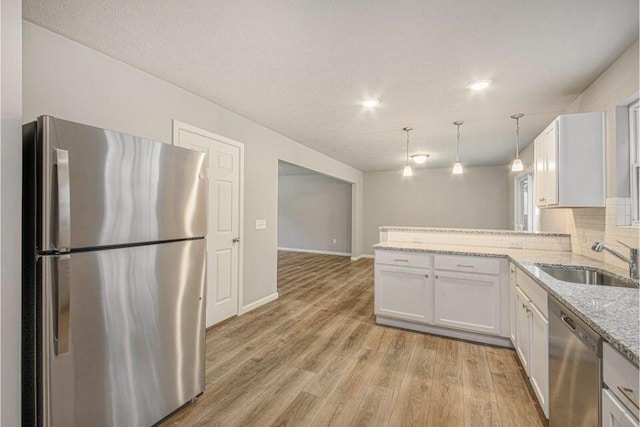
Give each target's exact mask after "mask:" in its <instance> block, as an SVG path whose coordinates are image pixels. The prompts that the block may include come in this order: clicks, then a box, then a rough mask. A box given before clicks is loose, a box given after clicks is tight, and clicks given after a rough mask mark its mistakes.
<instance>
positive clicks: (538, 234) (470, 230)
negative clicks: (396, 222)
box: [378, 225, 571, 237]
mask: <svg viewBox="0 0 640 427" xmlns="http://www.w3.org/2000/svg"><path fill="white" fill-rule="evenodd" d="M378 230H379V231H418V232H420V231H421V232H427V233H461V234H495V235H518V236H525V237H527V236H534V237H571V235H570V234H565V233H541V232H531V231H514V230H482V229H475V228H440V227H399V226H390V225H384V226H382V227H378Z"/></svg>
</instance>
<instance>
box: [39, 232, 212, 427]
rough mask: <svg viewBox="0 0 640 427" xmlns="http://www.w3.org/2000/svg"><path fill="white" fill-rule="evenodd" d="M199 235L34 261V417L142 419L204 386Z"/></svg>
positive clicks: (73, 421) (55, 422) (63, 422)
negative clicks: (37, 294)
mask: <svg viewBox="0 0 640 427" xmlns="http://www.w3.org/2000/svg"><path fill="white" fill-rule="evenodd" d="M205 248H206V241H205V240H204V239H200V240H188V241H179V242H171V243H163V244H158V245H147V246H136V247H129V248H121V249H111V250H102V251H91V252H81V253H72V254H71V255H65V256H51V257H43V260H42V295H43V298H42V307H41V310H42V319H43V320H42V321H43V327H42V340H43V342H42V348H43V353H44V354H43V357H42V361H43V362H42V367H41V369H42V371H41V376H42V378H41V381H42V396H41V399H42V402H43V405H42V408H43V409H42V412H43V413H42V414H41V416H42V420H43V422H42V425H45V426H54V427H59V426H88V425H91V426H150V425H152V424H154V423H156V422H157V421H159V420H161V419H162V418H164V417H166V416H167V415H168V414H170V413H171V412H173V411H174V410H175V409H177V408H178V407H180V406H181V405H183V404H184V403H186V402H188V401H189V400H190V399H192V398H194V397H196V396H197V395H199V394H200V393H202V392H203V391H204V354H205V347H204V320H205V317H204V307H205V301H204V298H205V288H204V282H205Z"/></svg>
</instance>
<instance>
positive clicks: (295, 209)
mask: <svg viewBox="0 0 640 427" xmlns="http://www.w3.org/2000/svg"><path fill="white" fill-rule="evenodd" d="M333 239H335V240H336V243H333ZM278 247H281V248H290V249H307V250H317V251H328V252H339V253H343V254H344V253H348V254H351V184H349V183H347V182H343V181H338V180H336V179H332V178H329V177H327V176H324V175H321V174H309V175H285V176H280V179H279V183H278Z"/></svg>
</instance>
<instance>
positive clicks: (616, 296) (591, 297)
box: [373, 242, 640, 366]
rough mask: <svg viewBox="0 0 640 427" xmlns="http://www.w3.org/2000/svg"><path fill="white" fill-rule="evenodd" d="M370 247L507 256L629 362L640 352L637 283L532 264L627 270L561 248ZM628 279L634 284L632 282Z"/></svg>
mask: <svg viewBox="0 0 640 427" xmlns="http://www.w3.org/2000/svg"><path fill="white" fill-rule="evenodd" d="M373 247H374V249H377V250H395V251H410V252H429V253H437V254H449V255H470V256H485V257H500V258H508V259H510V260H511V261H513V262H514V263H515V264H516V265H518V266H519V267H520V269H521V270H523V271H525V272H526V273H527V274H528V275H529V276H531V278H533V279H534V280H535V281H536V282H537V283H539V284H540V285H541V286H542V287H543V288H545V289H546V290H547V291H548V292H549V294H551V295H553V296H554V297H555V298H557V299H558V300H559V301H560V302H562V303H563V304H564V305H566V306H567V308H568V309H569V310H570V311H571V312H573V313H574V314H575V315H576V316H578V317H579V318H580V319H582V320H583V321H584V322H585V323H587V324H588V325H589V326H591V327H592V328H593V329H594V330H595V331H596V332H597V333H598V334H600V336H602V337H603V338H604V339H605V340H606V341H608V342H609V343H610V344H611V345H613V346H614V347H615V348H616V349H618V350H619V351H620V352H621V353H622V354H624V355H625V356H626V357H627V358H628V359H629V360H630V361H631V362H633V363H634V364H635V365H636V366H637V365H638V361H639V355H640V298H639V297H640V290H639V289H638V288H637V287H636V288H633V287H631V288H620V287H609V286H594V285H583V284H579V283H570V282H564V281H561V280H557V279H555V278H553V277H551V276H550V275H548V274H547V273H545V272H544V271H542V270H541V269H540V268H539V267H538V266H537V265H536V264H555V265H581V266H587V267H592V268H596V269H601V270H606V271H608V272H610V273H613V274H614V275H616V276H619V277H621V278H623V279H625V280H628V281H630V279H628V277H629V276H628V271H627V270H625V269H622V268H619V267H616V266H613V265H610V264H606V263H604V262H600V261H597V260H594V259H592V258H589V257H586V256H582V255H577V254H574V253H572V252H561V251H540V250H525V249H508V248H488V247H476V246H462V245H447V244H430V243H411V242H381V243H378V244H377V245H374V246H373ZM631 282H632V284H634V285H635V286H638V282H637V281H631Z"/></svg>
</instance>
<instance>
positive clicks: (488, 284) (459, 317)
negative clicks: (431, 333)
mask: <svg viewBox="0 0 640 427" xmlns="http://www.w3.org/2000/svg"><path fill="white" fill-rule="evenodd" d="M434 287H435V298H434V301H435V307H434V314H435V321H434V323H435V324H436V325H440V326H447V327H452V328H457V329H465V330H469V331H475V332H482V333H488V334H495V335H497V334H499V333H500V276H496V275H488V274H473V273H458V272H449V271H439V270H436V272H435V281H434Z"/></svg>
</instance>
